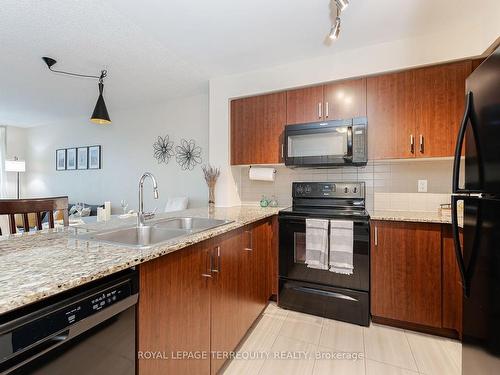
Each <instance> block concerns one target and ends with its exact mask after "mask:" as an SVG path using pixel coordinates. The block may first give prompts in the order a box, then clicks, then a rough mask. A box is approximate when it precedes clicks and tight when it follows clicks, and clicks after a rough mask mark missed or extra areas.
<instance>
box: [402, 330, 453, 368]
mask: <svg viewBox="0 0 500 375" xmlns="http://www.w3.org/2000/svg"><path fill="white" fill-rule="evenodd" d="M405 334H406V336H407V337H408V342H409V343H410V347H411V351H412V353H413V356H414V357H415V361H416V362H417V367H418V371H419V372H420V373H423V374H426V375H460V369H459V367H458V365H457V363H456V362H455V361H454V360H453V359H452V356H451V355H450V354H449V352H448V351H447V349H446V347H445V345H446V340H445V339H443V338H440V337H435V336H431V335H424V334H421V333H416V332H409V331H406V333H405Z"/></svg>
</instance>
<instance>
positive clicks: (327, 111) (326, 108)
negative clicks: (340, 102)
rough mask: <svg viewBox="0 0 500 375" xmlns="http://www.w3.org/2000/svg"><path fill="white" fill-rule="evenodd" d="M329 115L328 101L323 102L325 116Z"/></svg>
mask: <svg viewBox="0 0 500 375" xmlns="http://www.w3.org/2000/svg"><path fill="white" fill-rule="evenodd" d="M328 116H330V103H328V102H326V103H325V117H326V118H328Z"/></svg>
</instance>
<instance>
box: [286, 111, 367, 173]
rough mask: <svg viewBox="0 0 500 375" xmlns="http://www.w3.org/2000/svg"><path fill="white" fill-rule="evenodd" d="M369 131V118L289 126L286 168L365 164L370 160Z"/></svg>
mask: <svg viewBox="0 0 500 375" xmlns="http://www.w3.org/2000/svg"><path fill="white" fill-rule="evenodd" d="M367 132H368V120H367V118H366V117H356V118H353V119H347V120H333V121H325V122H314V123H308V124H297V125H287V126H285V139H284V145H283V148H284V150H283V153H284V159H285V165H287V166H291V167H292V166H293V167H329V166H340V165H354V166H359V165H365V164H366V162H367V161H368V146H367V143H368V133H367Z"/></svg>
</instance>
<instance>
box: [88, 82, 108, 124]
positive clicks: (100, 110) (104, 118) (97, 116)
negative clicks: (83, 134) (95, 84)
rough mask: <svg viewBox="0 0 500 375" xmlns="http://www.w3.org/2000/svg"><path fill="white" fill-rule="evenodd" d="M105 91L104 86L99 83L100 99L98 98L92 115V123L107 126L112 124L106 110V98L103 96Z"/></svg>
mask: <svg viewBox="0 0 500 375" xmlns="http://www.w3.org/2000/svg"><path fill="white" fill-rule="evenodd" d="M103 89H104V84H103V83H102V82H99V97H98V98H97V103H96V105H95V108H94V112H93V113H92V117H91V118H90V121H92V122H93V123H95V124H99V125H106V124H110V123H111V119H110V118H109V115H108V110H107V109H106V104H105V103H104V97H103V96H102V91H103Z"/></svg>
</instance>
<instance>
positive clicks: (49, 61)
mask: <svg viewBox="0 0 500 375" xmlns="http://www.w3.org/2000/svg"><path fill="white" fill-rule="evenodd" d="M42 60H43V61H45V64H47V66H48V68H49V69H50V68H51V67H52V65H54V64H55V63H56V62H57V61H56V60H54V59H53V58H52V57H47V56H44V57H42Z"/></svg>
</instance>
